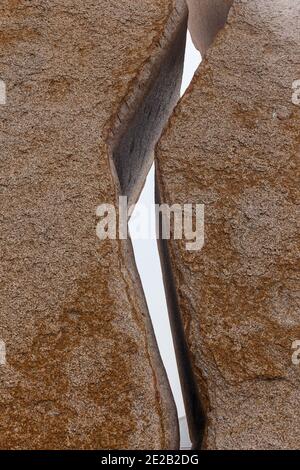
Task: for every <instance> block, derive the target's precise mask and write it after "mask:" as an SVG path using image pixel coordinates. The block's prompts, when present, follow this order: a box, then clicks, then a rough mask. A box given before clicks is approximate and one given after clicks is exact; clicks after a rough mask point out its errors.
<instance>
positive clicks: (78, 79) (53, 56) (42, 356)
mask: <svg viewBox="0 0 300 470" xmlns="http://www.w3.org/2000/svg"><path fill="white" fill-rule="evenodd" d="M185 11H186V10H185V6H183V3H182V2H181V1H180V2H176V1H175V0H174V1H171V0H170V1H165V0H155V1H153V0H140V1H139V2H132V1H131V0H122V2H120V1H119V0H109V1H108V0H106V1H105V0H97V1H96V0H86V1H79V0H64V1H63V2H61V1H58V0H51V1H48V0H46V1H45V0H34V1H31V0H2V2H1V6H0V18H1V20H0V21H1V22H0V45H1V47H0V74H1V79H2V80H3V81H4V82H5V83H6V86H7V104H6V106H1V107H0V126H1V127H0V132H1V155H0V201H1V203H0V227H1V230H0V246H1V255H0V256H1V265H0V339H1V341H4V342H5V346H6V360H7V362H6V365H1V366H0V410H1V413H0V448H2V449H41V448H42V449H71V448H78V449H108V448H109V449H114V448H119V449H128V448H129V449H145V448H146V449H163V448H176V447H177V446H178V429H177V416H176V411H175V405H174V402H173V398H172V396H171V393H170V389H169V385H168V381H167V379H166V375H165V371H164V369H163V366H162V363H161V360H160V357H159V353H158V349H157V346H156V343H155V340H154V335H153V332H152V327H151V323H150V321H149V317H148V312H147V308H146V304H145V300H144V297H143V294H142V289H141V286H140V281H139V278H138V275H137V271H136V267H135V265H134V261H133V254H132V249H131V244H130V243H129V242H127V241H109V240H107V241H105V242H104V241H102V242H101V241H100V240H99V239H98V238H97V237H96V224H97V219H96V216H95V213H96V207H97V206H98V205H99V204H101V203H104V202H106V203H114V202H116V200H117V196H118V192H119V184H118V180H117V175H116V172H115V170H114V165H113V159H112V155H111V153H112V143H113V140H114V139H113V134H112V131H113V129H117V128H118V126H119V124H120V123H119V119H121V121H122V123H123V127H124V126H125V127H126V111H124V108H125V109H126V108H127V110H128V114H130V112H131V114H132V113H134V109H135V106H136V103H135V95H137V96H139V98H140V97H141V96H143V94H144V95H145V94H146V93H147V92H148V91H149V90H147V87H149V86H150V84H151V83H152V81H153V80H155V79H156V78H157V77H156V76H153V75H152V70H155V66H154V65H155V63H156V62H158V63H159V62H160V61H161V60H167V58H166V57H164V54H166V52H165V46H166V44H168V42H169V41H173V40H174V38H175V37H177V35H178V34H179V33H178V31H179V30H182V28H183V26H182V25H183V24H184V22H185V21H186V14H185ZM183 29H184V28H183ZM181 34H182V33H181ZM183 46H184V42H183V41H182V44H180V47H181V49H180V48H179V49H177V53H178V57H179V58H180V57H181V55H180V54H182V52H180V51H181V50H182V51H183ZM149 61H150V62H151V64H152V66H151V67H150V68H149ZM153 64H154V65H153ZM173 65H174V64H173ZM157 66H158V65H157V64H156V67H157ZM179 69H180V67H179V66H178V64H177V68H176V70H175V72H176V73H177V75H176V74H175V78H174V79H173V81H174V83H173V86H174V87H175V88H174V94H173V95H172V96H171V97H170V100H169V103H166V107H165V114H168V113H169V112H170V109H169V108H170V107H171V105H172V100H173V101H174V100H175V95H176V93H177V89H176V87H177V88H178V83H179V78H180V70H179ZM177 82H178V83H177ZM126 98H128V102H127V103H125V104H124V102H125V101H126ZM164 119H166V116H164ZM124 122H125V125H124ZM156 133H157V131H156ZM150 134H151V133H150ZM154 134H155V133H153V132H152V134H151V135H150V138H148V144H147V150H148V151H150V150H151V149H150V148H149V146H150V147H151V145H152V146H153V144H154V142H153V135H154ZM151 139H152V140H151ZM108 142H110V143H109V144H108ZM114 144H116V142H114ZM124 158H130V155H129V156H128V155H124ZM1 344H2V343H1Z"/></svg>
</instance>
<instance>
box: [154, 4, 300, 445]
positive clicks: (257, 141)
mask: <svg viewBox="0 0 300 470" xmlns="http://www.w3.org/2000/svg"><path fill="white" fill-rule="evenodd" d="M198 3H199V6H201V5H202V3H203V2H201V0H199V2H198ZM206 3H207V2H206ZM299 18H300V3H299V1H298V0H290V1H286V0H263V1H262V0H251V1H250V0H249V1H242V0H236V1H234V2H233V6H232V9H231V11H230V14H229V18H228V22H227V24H226V26H225V29H224V30H223V31H222V32H220V33H219V34H218V36H217V37H216V40H215V42H214V44H213V46H212V47H211V48H210V49H209V50H208V52H207V55H206V56H205V58H204V60H203V63H202V65H201V66H200V68H199V70H198V72H197V74H196V76H195V78H194V80H193V83H192V85H191V87H190V88H189V90H188V92H187V94H186V95H185V96H184V98H183V99H182V100H181V102H180V103H179V105H178V106H177V108H176V111H175V113H174V115H173V116H172V118H171V120H170V122H169V126H168V128H167V129H166V131H165V132H164V135H163V138H162V140H161V142H160V144H159V147H158V150H157V170H158V191H159V193H160V199H161V200H162V202H166V203H182V204H183V203H195V204H196V203H204V204H205V246H204V248H203V249H202V251H201V252H187V251H185V242H184V241H182V242H181V241H172V242H170V243H169V244H168V253H165V254H166V256H167V255H169V256H170V263H171V267H172V270H173V276H174V283H175V286H174V287H175V289H176V290H177V297H178V303H179V307H180V312H181V315H182V320H183V324H184V328H185V334H186V338H187V342H188V345H189V347H190V352H191V358H192V364H193V369H194V373H195V375H196V379H197V383H198V386H199V389H200V392H201V396H202V401H203V404H204V406H205V409H206V414H207V430H206V437H205V442H204V446H205V447H206V448H209V449H277V448H280V449H297V448H299V447H300V407H299V400H300V369H299V366H296V365H293V364H292V359H291V357H292V349H291V347H292V342H293V341H294V340H297V339H298V340H299V339H300V322H299V318H300V317H299V154H300V152H299V145H300V108H299V106H296V105H295V104H293V103H292V93H293V90H292V84H293V82H294V81H295V80H299V79H300V21H299ZM199 38H200V39H199V40H200V42H201V30H199ZM187 398H188V397H187Z"/></svg>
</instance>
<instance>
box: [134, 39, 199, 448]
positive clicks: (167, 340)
mask: <svg viewBox="0 0 300 470" xmlns="http://www.w3.org/2000/svg"><path fill="white" fill-rule="evenodd" d="M200 62H201V55H200V53H199V51H198V50H197V49H196V48H195V47H194V45H193V42H192V40H191V36H190V34H189V33H188V34H187V41H186V51H185V60H184V71H183V80H182V87H181V95H183V94H184V92H185V90H186V88H187V87H188V85H189V84H190V82H191V80H192V78H193V76H194V73H195V70H196V69H197V68H198V66H199V64H200ZM154 193H155V169H154V164H153V165H152V167H151V169H150V171H149V173H148V176H147V179H146V183H145V186H144V188H143V191H142V192H141V195H140V197H139V200H138V202H137V205H136V208H135V210H134V212H133V214H132V217H131V219H130V221H129V230H130V233H131V236H132V243H133V250H134V256H135V260H136V265H137V269H138V272H139V275H140V278H141V281H142V285H143V289H144V293H145V297H146V300H147V304H148V309H149V313H150V317H151V320H152V323H153V328H154V332H155V336H156V340H157V343H158V347H159V351H160V354H161V358H162V361H163V364H164V366H165V369H166V372H167V376H168V379H169V382H170V386H171V389H172V392H173V396H174V399H175V403H176V406H177V412H178V417H179V425H180V442H181V449H190V448H191V440H190V437H189V432H188V425H187V420H186V411H185V406H184V401H183V395H182V389H181V385H180V379H179V373H178V367H177V362H176V356H175V350H174V344H173V339H172V333H171V326H170V320H169V315H168V308H167V302H166V293H165V289H164V283H163V277H162V269H161V264H160V256H159V252H158V246H157V241H156V239H155V225H154V224H151V233H150V234H149V235H150V237H149V236H148V237H145V239H141V238H143V237H141V227H139V223H140V217H139V215H140V210H141V208H143V207H144V208H147V210H148V212H151V216H150V219H151V220H153V221H155V206H154V204H155V195H154Z"/></svg>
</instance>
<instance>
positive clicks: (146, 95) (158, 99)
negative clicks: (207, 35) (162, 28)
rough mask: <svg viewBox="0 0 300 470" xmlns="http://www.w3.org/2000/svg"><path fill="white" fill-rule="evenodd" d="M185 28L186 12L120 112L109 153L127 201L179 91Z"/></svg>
mask: <svg viewBox="0 0 300 470" xmlns="http://www.w3.org/2000/svg"><path fill="white" fill-rule="evenodd" d="M186 31H187V15H183V18H182V20H181V23H180V24H179V26H178V29H176V31H174V32H173V38H170V39H171V40H170V42H169V43H168V44H166V45H165V47H164V45H162V48H161V50H162V55H161V58H160V60H157V61H156V63H150V64H149V65H150V67H151V71H150V74H149V75H150V76H149V80H147V81H146V80H144V82H146V84H145V86H144V87H143V77H141V81H140V84H139V89H137V90H136V94H135V97H136V99H135V100H134V102H133V103H132V104H129V105H128V109H127V110H126V111H125V112H124V118H122V116H121V119H120V124H119V126H118V130H117V135H115V136H114V142H115V143H114V144H113V145H112V157H113V161H114V165H115V169H116V174H117V177H118V179H119V183H120V190H121V193H122V194H123V195H127V196H128V199H129V204H134V203H135V202H136V201H137V199H138V196H139V194H140V192H141V190H142V188H143V185H144V183H145V180H146V177H147V174H148V172H149V170H150V167H151V165H152V163H153V159H154V147H155V144H156V143H157V141H158V139H159V137H160V135H161V132H162V130H163V127H164V126H165V124H166V122H167V120H168V118H169V117H170V115H171V113H172V111H173V109H174V107H175V105H176V103H177V101H178V98H179V95H180V84H181V77H182V70H183V62H184V52H185V43H186ZM142 88H143V90H142V93H141V92H140V90H141V89H142ZM130 108H131V109H133V112H131V110H130Z"/></svg>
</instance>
